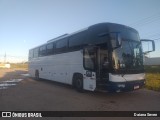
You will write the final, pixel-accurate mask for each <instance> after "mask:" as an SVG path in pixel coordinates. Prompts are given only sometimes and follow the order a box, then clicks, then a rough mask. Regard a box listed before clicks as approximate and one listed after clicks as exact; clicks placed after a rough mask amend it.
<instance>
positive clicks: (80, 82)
mask: <svg viewBox="0 0 160 120" xmlns="http://www.w3.org/2000/svg"><path fill="white" fill-rule="evenodd" d="M75 87H76V90H77V91H78V92H83V77H81V76H77V77H76V79H75Z"/></svg>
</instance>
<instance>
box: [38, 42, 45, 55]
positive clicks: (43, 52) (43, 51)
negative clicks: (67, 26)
mask: <svg viewBox="0 0 160 120" xmlns="http://www.w3.org/2000/svg"><path fill="white" fill-rule="evenodd" d="M45 55H46V46H45V45H44V46H41V47H40V48H39V56H45Z"/></svg>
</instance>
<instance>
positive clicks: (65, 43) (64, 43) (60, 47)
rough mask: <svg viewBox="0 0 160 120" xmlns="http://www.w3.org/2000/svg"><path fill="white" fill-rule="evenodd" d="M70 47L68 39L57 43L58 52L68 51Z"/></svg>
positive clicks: (56, 49)
mask: <svg viewBox="0 0 160 120" xmlns="http://www.w3.org/2000/svg"><path fill="white" fill-rule="evenodd" d="M67 48H68V39H66V38H65V39H62V40H60V41H57V42H56V43H55V52H56V53H63V52H66V50H67Z"/></svg>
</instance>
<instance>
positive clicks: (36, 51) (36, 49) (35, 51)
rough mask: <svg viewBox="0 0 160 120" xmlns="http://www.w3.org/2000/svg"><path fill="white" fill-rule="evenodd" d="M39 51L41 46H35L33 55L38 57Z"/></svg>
mask: <svg viewBox="0 0 160 120" xmlns="http://www.w3.org/2000/svg"><path fill="white" fill-rule="evenodd" d="M38 52H39V48H35V49H34V50H33V57H34V58H37V57H38V54H39V53H38Z"/></svg>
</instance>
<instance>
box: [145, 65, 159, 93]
mask: <svg viewBox="0 0 160 120" xmlns="http://www.w3.org/2000/svg"><path fill="white" fill-rule="evenodd" d="M145 71H146V88H147V89H150V90H155V91H160V66H145Z"/></svg>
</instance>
